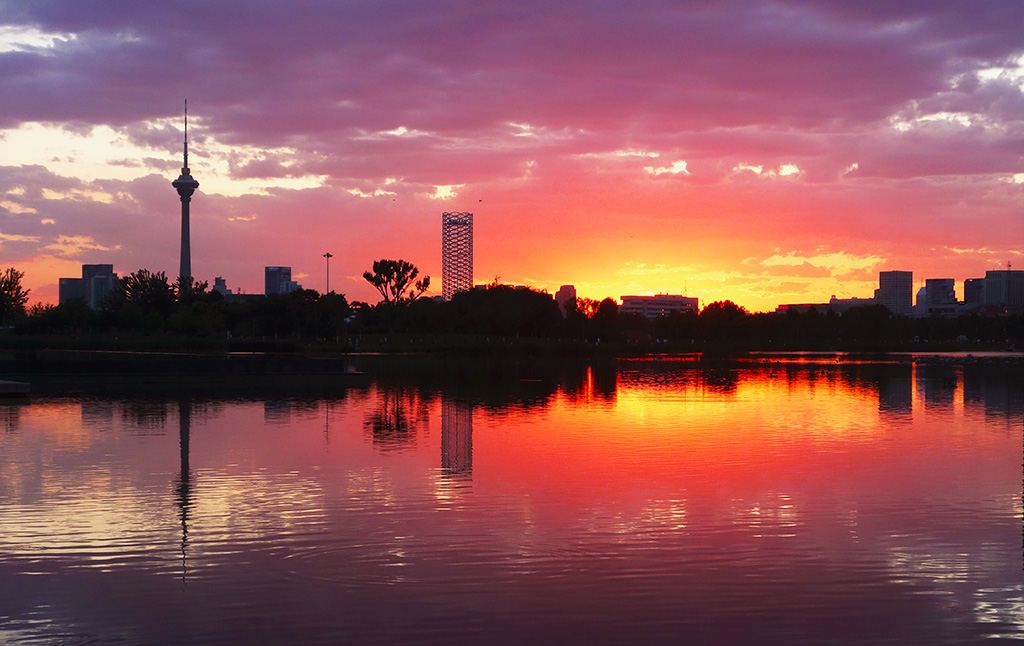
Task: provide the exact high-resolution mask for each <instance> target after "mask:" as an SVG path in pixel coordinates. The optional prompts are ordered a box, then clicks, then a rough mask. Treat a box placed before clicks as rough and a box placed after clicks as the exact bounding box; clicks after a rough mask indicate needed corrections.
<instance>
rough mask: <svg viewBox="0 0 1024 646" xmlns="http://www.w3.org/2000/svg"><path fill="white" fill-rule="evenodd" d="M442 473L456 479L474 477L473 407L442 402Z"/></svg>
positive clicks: (452, 401)
mask: <svg viewBox="0 0 1024 646" xmlns="http://www.w3.org/2000/svg"><path fill="white" fill-rule="evenodd" d="M441 473H442V475H444V476H445V477H447V478H451V479H454V480H472V479H473V407H472V406H471V405H469V404H467V403H463V402H458V401H454V400H451V399H445V400H443V401H442V402H441Z"/></svg>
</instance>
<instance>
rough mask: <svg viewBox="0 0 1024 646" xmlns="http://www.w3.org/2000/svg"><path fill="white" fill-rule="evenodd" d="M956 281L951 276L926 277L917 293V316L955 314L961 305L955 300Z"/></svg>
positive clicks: (958, 311)
mask: <svg viewBox="0 0 1024 646" xmlns="http://www.w3.org/2000/svg"><path fill="white" fill-rule="evenodd" d="M955 286H956V281H955V280H953V279H952V278H928V279H926V280H925V281H924V287H923V288H922V289H921V290H919V291H918V294H917V312H916V314H917V316H933V315H935V316H955V315H957V314H959V313H960V311H961V305H960V302H959V301H957V300H956V292H955V291H954V290H955Z"/></svg>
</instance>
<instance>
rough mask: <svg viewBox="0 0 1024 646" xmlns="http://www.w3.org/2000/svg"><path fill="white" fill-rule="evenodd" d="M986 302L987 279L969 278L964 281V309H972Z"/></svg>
mask: <svg viewBox="0 0 1024 646" xmlns="http://www.w3.org/2000/svg"><path fill="white" fill-rule="evenodd" d="M984 304H985V279H984V278H968V279H966V280H965V281H964V309H966V310H972V309H974V308H976V307H981V306H982V305H984Z"/></svg>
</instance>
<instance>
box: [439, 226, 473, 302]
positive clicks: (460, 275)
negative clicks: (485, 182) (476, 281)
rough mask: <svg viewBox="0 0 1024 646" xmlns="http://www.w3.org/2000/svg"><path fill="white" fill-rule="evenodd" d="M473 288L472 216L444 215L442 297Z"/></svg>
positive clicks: (447, 297) (448, 297)
mask: <svg viewBox="0 0 1024 646" xmlns="http://www.w3.org/2000/svg"><path fill="white" fill-rule="evenodd" d="M472 288H473V214H472V213H454V212H453V213H443V214H441V295H442V296H444V299H445V300H450V299H451V297H452V296H454V295H455V294H457V293H458V292H462V291H465V290H468V289H472Z"/></svg>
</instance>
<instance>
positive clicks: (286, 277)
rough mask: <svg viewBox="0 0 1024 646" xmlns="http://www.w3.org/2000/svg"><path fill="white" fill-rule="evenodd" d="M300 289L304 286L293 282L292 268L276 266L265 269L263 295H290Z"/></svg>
mask: <svg viewBox="0 0 1024 646" xmlns="http://www.w3.org/2000/svg"><path fill="white" fill-rule="evenodd" d="M299 289H302V285H300V284H298V283H296V282H295V281H293V280H292V268H291V267H281V266H274V267H264V268H263V293H264V294H266V295H267V296H270V295H271V294H290V293H291V292H294V291H296V290H299Z"/></svg>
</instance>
